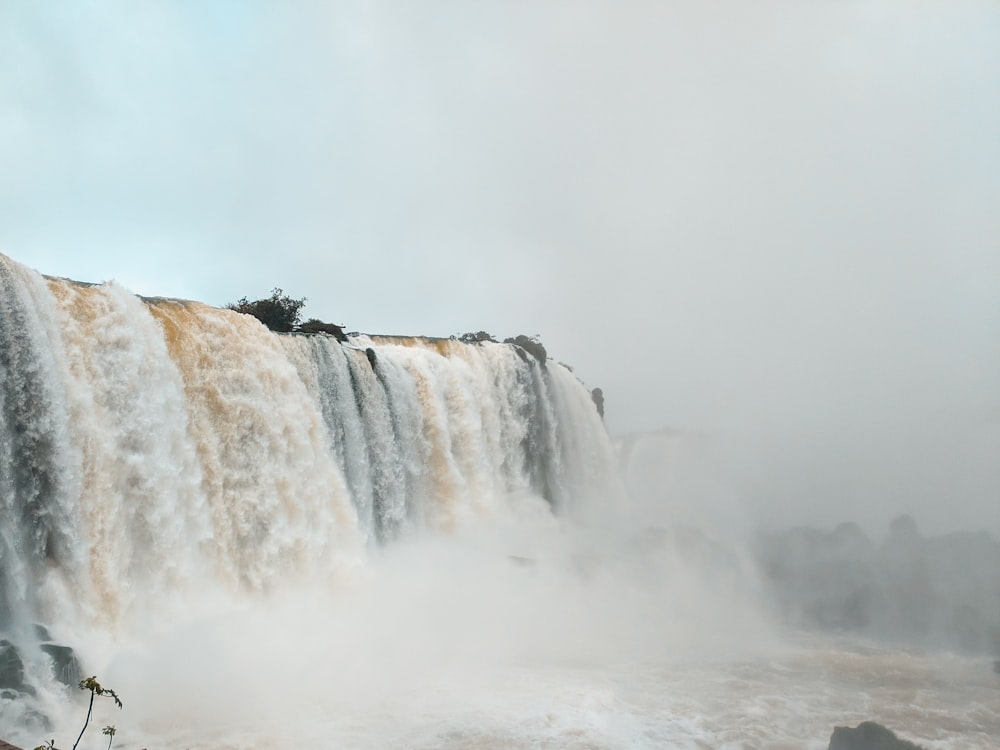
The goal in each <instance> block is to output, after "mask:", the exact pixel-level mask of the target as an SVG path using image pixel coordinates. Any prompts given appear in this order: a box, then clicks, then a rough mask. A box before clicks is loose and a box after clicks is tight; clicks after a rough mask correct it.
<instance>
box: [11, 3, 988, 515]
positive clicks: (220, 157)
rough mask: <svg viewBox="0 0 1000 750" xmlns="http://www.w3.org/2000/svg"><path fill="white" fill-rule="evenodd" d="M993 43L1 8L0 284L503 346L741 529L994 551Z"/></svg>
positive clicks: (972, 19) (903, 7) (933, 29)
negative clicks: (846, 525)
mask: <svg viewBox="0 0 1000 750" xmlns="http://www.w3.org/2000/svg"><path fill="white" fill-rule="evenodd" d="M998 39H1000V5H998V4H997V3H996V2H994V1H993V0H951V1H950V2H947V3H944V2H940V0H933V1H929V0H906V1H905V2H904V1H903V0H836V1H835V0H698V1H694V0H673V1H671V0H659V1H657V2H653V1H651V0H649V1H647V0H628V1H627V2H622V1H621V0H617V1H611V0H533V1H532V2H528V1H527V0H503V1H501V0H478V1H477V2H470V1H468V0H425V1H424V2H420V3H414V2H405V1H404V0H344V1H342V2H338V1H335V0H329V1H327V2H320V1H318V0H316V1H312V0H290V1H289V2H284V3H273V2H263V1H256V0H244V1H241V2H238V1H237V0H228V1H227V0H216V1H215V2H212V3H203V2H193V1H192V2H182V1H177V2H164V1H160V0H135V1H134V2H124V1H119V2H108V1H96V0H79V1H77V2H72V3H69V2H55V1H53V2H47V3H39V2H34V1H33V0H0V252H2V253H4V254H6V255H8V256H10V257H12V258H14V259H15V260H17V261H19V262H21V263H23V264H25V265H27V266H30V267H32V268H36V269H37V270H39V271H41V272H43V273H47V274H51V275H57V276H65V277H69V278H74V279H79V280H84V281H103V280H108V279H115V280H117V281H118V282H119V283H121V284H123V285H124V286H126V287H127V288H129V289H131V290H132V291H134V292H136V293H139V294H144V295H153V296H172V297H182V298H188V299H197V300H201V301H204V302H208V303H210V304H217V305H222V304H225V303H226V302H230V301H234V300H236V299H238V298H240V297H243V296H247V297H249V298H250V299H254V298H258V297H264V296H267V295H268V294H269V292H270V290H271V289H272V288H274V287H280V288H282V289H284V290H285V292H286V293H288V294H290V295H291V296H293V297H306V298H307V304H306V307H305V309H304V313H305V316H306V317H318V318H321V319H323V320H328V321H332V322H335V323H341V324H345V325H346V326H347V329H348V330H358V331H364V332H370V333H399V334H424V335H436V336H448V335H451V334H458V333H462V332H465V331H478V330H486V331H489V332H491V333H494V334H496V335H498V336H500V337H506V336H513V335H516V334H519V333H525V334H529V335H533V334H538V335H540V336H541V339H542V341H543V342H544V343H545V344H546V346H547V348H548V350H549V352H550V354H551V355H552V356H553V357H555V358H556V359H558V360H560V361H563V362H566V363H569V364H570V365H572V366H573V367H574V370H575V372H576V373H577V374H578V376H579V377H580V378H581V379H583V380H584V381H585V382H586V383H587V385H588V386H589V387H593V386H600V387H602V388H603V390H604V392H605V399H606V406H607V412H608V417H607V423H608V427H609V430H610V431H611V432H612V433H613V434H616V435H621V434H625V433H632V432H637V431H646V430H657V429H661V428H664V427H671V428H676V429H682V430H690V431H692V432H697V433H699V434H704V433H710V434H714V435H721V436H724V437H725V439H726V440H727V441H729V442H728V444H730V445H732V446H736V448H735V451H734V454H735V456H736V458H735V459H734V460H732V461H731V462H729V464H728V466H727V471H730V472H731V473H732V474H733V476H734V477H735V479H734V481H736V482H737V483H738V485H739V487H740V491H741V492H744V493H746V494H747V495H748V496H750V497H752V498H753V501H754V502H758V503H761V504H766V503H768V502H770V503H772V504H773V506H774V507H781V508H782V509H786V510H787V509H789V508H792V507H801V508H812V509H814V510H815V509H816V508H818V507H822V508H825V509H826V511H827V515H829V516H830V518H833V517H834V516H835V515H836V514H837V512H839V510H840V509H843V514H845V515H846V514H852V513H853V514H864V513H865V512H866V509H870V508H871V507H875V506H877V507H878V508H880V509H882V508H884V509H885V511H884V512H881V511H880V513H879V514H872V515H871V518H873V519H875V520H877V521H878V522H880V523H881V522H882V521H883V520H884V519H883V518H882V516H883V515H885V514H886V513H888V512H890V510H891V511H892V512H895V511H896V510H902V511H906V510H909V511H912V512H915V513H916V514H917V516H918V520H922V519H927V521H928V522H929V523H930V524H931V525H934V526H937V527H941V528H948V527H952V526H959V525H963V526H965V525H975V524H985V525H987V526H989V527H991V528H995V529H998V530H1000V44H997V40H998ZM806 498H809V500H808V501H807V500H806ZM799 515H802V517H806V516H807V515H808V514H807V513H806V512H805V511H803V512H802V513H800V514H799ZM788 517H789V518H794V517H797V516H796V514H795V513H789V515H788Z"/></svg>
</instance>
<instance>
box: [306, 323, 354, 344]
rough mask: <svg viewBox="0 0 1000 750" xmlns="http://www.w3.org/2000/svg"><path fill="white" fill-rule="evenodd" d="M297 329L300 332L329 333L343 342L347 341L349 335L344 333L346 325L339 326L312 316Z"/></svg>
mask: <svg viewBox="0 0 1000 750" xmlns="http://www.w3.org/2000/svg"><path fill="white" fill-rule="evenodd" d="M296 330H297V331H299V333H329V334H330V335H331V336H333V337H334V338H335V339H337V341H340V342H341V343H344V342H346V341H347V336H346V335H345V334H344V326H338V325H337V324H335V323H324V322H323V321H322V320H319V319H318V318H310V319H309V320H307V321H306V322H305V323H303V324H302V325H300V326H299V327H298V328H297V329H296Z"/></svg>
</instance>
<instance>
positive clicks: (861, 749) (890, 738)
mask: <svg viewBox="0 0 1000 750" xmlns="http://www.w3.org/2000/svg"><path fill="white" fill-rule="evenodd" d="M827 750H923V748H921V747H920V746H919V745H914V744H913V743H912V742H907V741H906V740H901V739H900V738H899V737H897V736H896V733H895V732H893V731H892V730H891V729H887V728H886V727H884V726H882V725H881V724H876V723H875V722H874V721H863V722H861V723H860V724H858V725H857V726H856V727H854V728H853V729H852V728H850V727H835V728H834V730H833V736H831V737H830V747H829V748H828V749H827Z"/></svg>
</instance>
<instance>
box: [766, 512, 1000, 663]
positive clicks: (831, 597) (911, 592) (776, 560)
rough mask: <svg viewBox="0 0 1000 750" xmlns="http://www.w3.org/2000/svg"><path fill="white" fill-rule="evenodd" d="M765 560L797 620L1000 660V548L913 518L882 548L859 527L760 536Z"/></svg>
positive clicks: (782, 605) (779, 600) (780, 604)
mask: <svg viewBox="0 0 1000 750" xmlns="http://www.w3.org/2000/svg"><path fill="white" fill-rule="evenodd" d="M756 555H757V559H758V561H759V563H760V567H761V570H762V573H763V575H764V579H765V585H766V587H767V591H768V594H769V597H770V599H771V601H772V603H773V604H774V605H775V606H776V607H777V608H778V610H779V611H780V612H781V613H782V615H783V616H784V617H785V618H786V619H787V620H788V621H790V622H792V623H793V624H795V625H799V626H806V627H816V628H821V629H824V630H829V631H842V632H856V633H861V634H864V635H867V636H871V637H875V638H880V639H884V640H889V641H893V642H903V643H912V644H916V645H926V646H932V645H933V646H943V647H946V648H954V649H959V650H962V651H966V652H970V653H992V654H996V655H1000V543H998V542H997V541H996V540H995V539H994V538H993V537H991V536H990V535H989V534H988V533H986V532H956V533H952V534H945V535H941V536H926V537H925V536H923V535H922V534H921V533H920V531H919V529H918V528H917V525H916V523H915V522H914V521H913V519H912V518H910V517H908V516H901V517H899V518H897V519H895V520H894V521H893V522H892V524H891V527H890V529H889V533H888V535H887V536H886V537H885V539H884V540H882V541H881V542H878V543H876V542H874V541H872V540H871V539H870V538H869V537H868V536H866V535H865V533H864V532H863V531H862V530H861V528H860V527H858V526H857V525H856V524H853V523H844V524H841V525H840V526H838V527H837V528H836V529H834V530H833V531H822V530H819V529H814V528H804V527H802V528H796V529H792V530H789V531H781V532H776V533H771V534H767V535H764V536H762V537H761V538H760V539H759V540H758V544H757V550H756Z"/></svg>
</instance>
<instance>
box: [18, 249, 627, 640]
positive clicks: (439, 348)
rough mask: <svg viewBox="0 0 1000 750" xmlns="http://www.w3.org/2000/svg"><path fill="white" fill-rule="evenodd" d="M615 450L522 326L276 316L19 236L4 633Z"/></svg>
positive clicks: (468, 507)
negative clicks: (83, 266) (83, 275)
mask: <svg viewBox="0 0 1000 750" xmlns="http://www.w3.org/2000/svg"><path fill="white" fill-rule="evenodd" d="M369 347H370V348H371V349H373V350H374V352H375V359H374V362H370V361H369V359H368V357H367V356H366V353H365V349H366V348H369ZM614 473H615V458H614V451H613V448H612V445H611V442H610V439H609V438H608V435H607V432H606V430H605V428H604V424H603V421H602V419H601V417H600V416H599V415H598V413H597V410H596V408H595V406H594V404H593V402H592V400H591V396H590V393H589V392H588V391H587V389H586V388H585V387H584V386H583V385H582V384H581V383H580V382H579V381H578V380H577V378H576V377H575V376H574V375H573V374H572V373H571V372H570V371H569V370H568V368H566V367H565V366H563V365H559V364H556V363H554V362H552V361H549V362H548V363H540V362H538V361H537V360H535V359H534V358H533V357H531V356H528V355H526V353H525V352H524V351H523V350H521V349H519V348H517V347H515V346H512V345H508V344H494V343H489V342H486V343H482V344H474V345H467V344H463V343H460V342H458V341H454V340H440V339H433V340H432V339H423V338H396V337H370V338H369V337H367V336H362V337H356V338H354V339H352V340H351V341H350V342H349V343H348V344H347V345H341V344H340V343H338V342H337V341H336V340H335V339H333V338H332V337H327V336H305V335H285V334H275V333H272V332H271V331H269V330H267V329H266V328H265V327H264V326H263V325H261V324H260V323H259V322H258V321H257V320H256V319H254V318H252V317H250V316H246V315H241V314H238V313H236V312H233V311H230V310H224V309H218V308H214V307H210V306H208V305H205V304H201V303H197V302H188V301H179V300H171V299H141V298H139V297H137V296H135V295H133V294H131V293H130V292H128V291H126V290H124V289H123V288H121V287H119V286H117V285H115V284H114V283H109V284H105V285H88V284H82V283H77V282H72V281H68V280H64V279H56V278H48V277H43V276H41V275H40V274H38V273H37V272H35V271H33V270H30V269H28V268H26V267H24V266H21V265H20V264H18V263H16V262H14V261H12V260H10V259H9V258H6V257H5V256H2V255H0V512H2V515H3V523H2V525H0V637H3V634H4V633H8V634H10V633H16V632H19V631H21V630H26V629H27V628H30V627H31V625H30V624H31V623H45V624H49V625H52V624H56V625H58V624H60V623H70V622H72V623H76V624H77V625H76V626H75V627H71V629H72V630H74V631H76V629H77V627H79V628H86V627H91V626H99V627H104V628H108V629H110V630H113V629H114V624H115V623H118V622H121V621H123V620H125V619H126V618H128V617H129V616H130V615H135V614H136V613H137V612H139V613H141V612H142V611H143V610H144V608H149V607H152V606H153V605H154V604H155V605H156V606H159V605H160V602H159V601H156V599H157V597H158V595H160V594H162V593H165V592H174V591H181V592H182V591H185V590H186V589H187V588H188V587H189V586H190V585H191V584H192V583H193V582H194V581H196V580H197V581H199V582H204V581H206V580H207V581H212V582H213V583H214V584H217V585H218V586H222V587H224V588H225V589H226V590H230V591H236V592H244V593H246V592H249V593H258V592H267V591H270V590H273V589H274V588H275V587H278V586H280V585H281V584H282V582H285V581H289V580H296V579H298V578H300V577H310V576H315V577H319V578H322V577H323V576H326V575H331V574H335V573H336V571H337V570H338V569H341V568H342V567H343V566H345V565H347V566H353V565H357V564H359V562H361V561H363V559H364V555H365V549H366V547H368V546H371V545H374V544H378V543H382V542H388V541H390V540H392V539H394V538H396V537H399V536H400V535H405V534H406V533H407V532H408V531H410V530H415V529H431V530H437V531H449V530H451V529H453V528H454V527H455V526H456V525H459V524H461V522H462V521H463V520H464V519H472V518H476V517H484V516H485V517H489V516H490V515H491V514H494V513H497V512H502V511H504V510H505V509H509V508H510V507H513V506H512V504H513V503H515V502H516V498H518V497H523V496H527V495H534V496H541V497H544V498H545V499H546V500H548V501H549V503H550V504H551V507H552V509H553V510H554V511H555V512H556V513H565V512H568V511H571V510H572V507H573V506H574V504H576V503H580V502H583V499H584V498H587V497H590V498H595V497H596V498H598V499H606V498H601V496H602V495H606V494H607V492H608V490H609V488H610V487H612V486H613V483H612V476H613V475H614ZM147 616H148V615H147Z"/></svg>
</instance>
